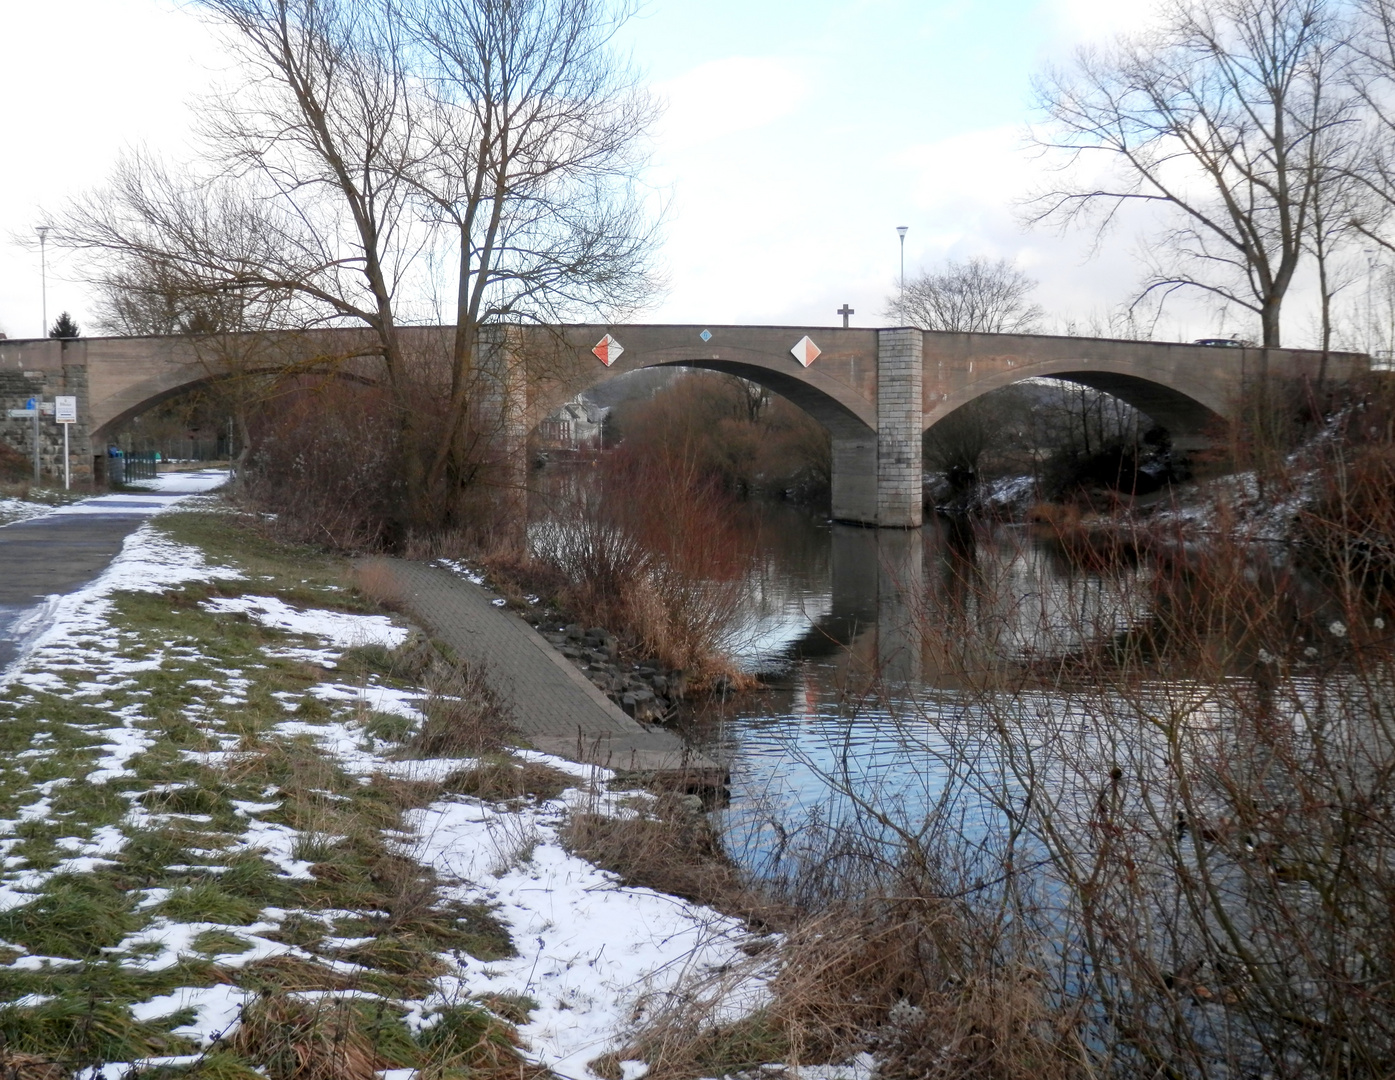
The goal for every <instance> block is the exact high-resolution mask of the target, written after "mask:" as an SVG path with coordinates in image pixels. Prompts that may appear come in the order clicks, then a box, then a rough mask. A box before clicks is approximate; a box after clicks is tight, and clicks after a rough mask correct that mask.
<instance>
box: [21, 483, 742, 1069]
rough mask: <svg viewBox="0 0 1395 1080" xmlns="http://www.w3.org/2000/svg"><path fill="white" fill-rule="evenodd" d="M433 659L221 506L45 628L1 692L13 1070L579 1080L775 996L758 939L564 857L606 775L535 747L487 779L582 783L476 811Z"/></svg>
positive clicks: (34, 631) (118, 564) (633, 799)
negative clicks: (451, 745) (429, 675)
mask: <svg viewBox="0 0 1395 1080" xmlns="http://www.w3.org/2000/svg"><path fill="white" fill-rule="evenodd" d="M411 633H412V631H411V628H409V627H407V626H405V625H402V624H401V623H400V622H396V621H393V620H391V619H389V618H388V617H386V616H384V615H382V614H381V613H379V612H376V611H373V610H371V609H370V608H369V606H368V605H367V604H366V602H365V601H364V600H363V599H362V598H361V597H359V596H357V594H355V593H354V592H353V590H352V588H351V587H350V583H349V580H348V576H347V573H346V568H345V567H344V565H342V564H341V563H339V562H338V561H337V560H334V559H332V558H330V557H328V556H325V555H323V554H321V553H317V552H313V551H310V550H308V549H307V550H292V549H286V548H283V547H279V546H278V545H275V544H272V543H270V542H268V541H265V540H263V539H261V538H260V537H258V536H257V534H256V533H255V532H254V531H252V530H250V529H248V528H246V527H244V526H243V525H242V524H241V523H240V522H239V521H238V519H236V518H235V517H234V515H231V514H229V513H226V512H215V511H213V510H212V509H211V508H205V509H203V510H196V511H192V512H178V511H175V512H171V513H164V514H161V515H160V516H159V517H157V518H155V519H154V520H153V521H152V522H150V523H148V524H145V525H143V526H141V527H140V528H139V529H138V530H136V531H135V532H134V533H133V534H132V535H131V537H129V538H128V540H127V542H126V545H125V547H124V549H123V551H122V552H121V554H120V555H119V556H118V558H117V559H116V560H115V561H114V562H113V564H112V565H111V567H110V568H109V569H108V570H107V571H106V572H105V573H104V574H103V575H102V576H101V577H100V578H99V579H98V580H97V581H95V582H93V583H92V584H91V585H89V586H87V587H86V588H84V589H82V590H80V591H79V592H78V593H75V594H73V595H71V596H66V597H61V598H57V599H55V600H53V601H52V602H51V603H49V604H48V605H46V606H45V608H44V609H43V610H42V612H40V613H37V614H35V615H34V616H33V617H32V619H31V629H30V632H29V634H28V637H27V639H26V642H25V646H24V651H23V653H22V654H21V658H20V659H19V660H18V661H17V662H16V663H15V664H14V665H12V667H11V669H10V670H9V671H8V672H7V673H6V675H5V677H4V682H3V685H0V719H3V722H0V856H2V857H3V869H0V1000H2V1001H4V1002H8V1003H9V1004H6V1005H3V1006H0V1036H3V1039H4V1042H3V1043H2V1044H0V1046H3V1047H4V1049H0V1062H3V1060H4V1056H5V1055H6V1054H11V1053H21V1052H23V1053H31V1054H36V1055H39V1056H41V1057H51V1058H53V1059H55V1060H57V1061H60V1062H61V1063H62V1064H64V1065H65V1066H67V1067H70V1068H73V1069H75V1070H79V1071H80V1075H83V1076H87V1077H96V1076H103V1077H117V1076H124V1075H126V1073H127V1071H129V1069H130V1068H131V1065H132V1064H133V1063H137V1062H146V1063H149V1064H151V1065H154V1064H157V1063H158V1064H159V1065H160V1067H161V1069H162V1071H161V1074H160V1075H162V1076H164V1075H169V1076H174V1075H180V1074H181V1073H185V1072H187V1073H189V1074H190V1075H216V1076H225V1075H226V1076H234V1075H236V1076H251V1075H253V1073H252V1072H250V1071H248V1070H250V1069H261V1070H264V1071H265V1072H266V1074H267V1075H271V1076H273V1077H275V1076H279V1075H289V1073H284V1071H281V1072H278V1069H281V1066H279V1065H278V1064H277V1062H280V1061H283V1060H287V1058H286V1055H288V1054H289V1055H291V1056H292V1057H294V1056H296V1055H301V1056H304V1055H305V1054H310V1055H312V1056H313V1055H314V1054H320V1055H321V1056H322V1057H323V1055H326V1054H328V1055H330V1056H331V1059H327V1060H325V1061H321V1065H322V1066H323V1067H324V1068H325V1069H327V1070H328V1071H326V1072H322V1073H319V1074H316V1075H336V1076H340V1075H342V1076H346V1077H355V1076H365V1077H367V1076H372V1075H373V1073H374V1072H375V1071H382V1070H390V1069H391V1070H399V1071H398V1072H397V1073H395V1074H394V1075H395V1076H396V1077H398V1078H403V1080H404V1078H406V1077H409V1076H411V1075H413V1073H414V1070H418V1069H422V1068H425V1067H427V1066H446V1065H449V1066H455V1067H460V1068H469V1069H471V1070H473V1071H472V1072H471V1073H470V1075H475V1074H476V1073H479V1074H483V1075H497V1076H499V1077H502V1076H503V1075H504V1074H505V1073H507V1074H508V1075H510V1076H516V1075H518V1074H519V1072H520V1069H521V1068H525V1066H524V1065H523V1064H522V1063H521V1062H520V1061H519V1057H520V1056H521V1057H522V1059H524V1061H526V1062H531V1063H533V1064H534V1065H535V1066H542V1067H544V1068H547V1069H551V1070H552V1071H553V1072H555V1073H556V1074H557V1075H559V1076H564V1077H584V1076H587V1075H589V1073H588V1065H587V1063H588V1062H590V1061H592V1060H594V1059H596V1058H598V1057H600V1056H601V1055H602V1054H604V1053H605V1052H606V1051H608V1050H611V1049H613V1048H615V1047H616V1046H619V1045H622V1044H623V1043H624V1041H625V1036H626V1033H627V1031H628V1030H629V1029H630V1027H631V1026H632V1025H634V1024H635V1023H637V1022H639V1021H641V1020H642V1019H643V1018H644V1016H645V1015H646V1009H647V1008H648V1007H649V1003H652V1002H655V1001H660V1000H665V999H666V998H667V996H668V995H670V994H671V993H673V992H677V991H678V990H679V988H680V984H681V983H682V982H683V981H684V980H685V979H687V978H690V977H693V976H694V975H697V976H699V978H698V981H707V982H709V983H710V981H711V980H710V979H706V980H704V979H703V978H701V976H702V974H703V973H704V972H706V973H709V974H712V973H719V972H725V973H727V974H726V976H725V983H724V987H725V989H724V991H723V993H724V995H726V996H725V998H724V1001H723V1007H724V1008H725V1009H726V1010H728V1011H729V1012H730V1013H731V1014H732V1015H735V1014H737V1013H740V1012H742V1011H745V1010H747V1009H750V1008H752V1007H755V1006H756V1005H758V1004H759V1003H760V1002H761V1001H762V1000H763V998H764V995H765V993H766V991H765V984H764V974H763V973H762V972H761V971H760V970H759V968H758V967H753V963H752V961H751V959H750V958H749V957H748V956H747V955H746V952H745V951H743V949H742V945H743V944H745V943H747V940H748V935H747V933H746V930H745V928H744V926H743V924H742V923H741V922H739V921H738V920H735V919H732V918H729V917H726V916H723V915H720V914H718V913H716V912H714V911H712V910H709V909H706V908H703V907H701V906H698V905H695V904H691V903H688V902H685V901H682V900H679V899H676V898H674V897H671V896H667V895H664V894H661V893H657V892H654V891H652V890H648V889H640V888H631V887H626V886H624V885H622V884H621V883H620V882H619V881H618V880H617V879H616V877H615V876H614V875H612V874H609V873H607V872H605V871H602V870H599V869H597V868H596V867H595V866H592V865H591V864H589V863H587V862H585V861H583V860H582V859H579V858H577V857H576V856H574V855H572V854H569V853H568V852H567V851H566V850H565V849H564V847H563V845H562V844H561V842H560V840H559V834H560V832H561V830H562V828H563V826H564V824H565V822H566V820H567V817H568V814H569V812H570V809H571V808H572V807H573V806H576V805H578V804H581V805H584V806H585V807H586V808H587V810H588V812H593V813H594V812H596V811H597V808H603V809H605V808H609V809H610V810H612V811H614V810H615V808H616V807H618V806H619V805H620V802H619V799H618V798H617V797H616V796H615V794H614V793H612V792H610V791H609V785H610V784H611V782H612V780H613V777H612V776H611V775H610V774H609V773H608V772H606V771H605V770H600V769H592V768H590V767H583V766H579V765H575V764H573V763H570V762H566V761H563V760H560V759H555V758H549V757H547V756H546V755H542V754H538V753H536V752H532V751H526V750H519V751H516V752H514V753H513V754H511V755H503V756H500V757H499V758H498V759H497V760H495V761H492V762H491V766H492V767H495V768H500V769H514V768H521V767H522V766H523V765H524V764H525V763H526V764H527V766H528V767H530V768H533V769H541V770H550V772H551V774H553V775H556V776H557V777H559V779H558V780H557V782H556V784H555V785H554V787H553V789H552V791H549V792H548V793H547V794H546V795H544V796H542V797H527V796H524V797H520V798H516V799H512V800H510V801H508V802H502V803H496V802H490V801H487V800H483V799H480V798H476V797H473V796H471V795H469V794H464V793H462V792H464V791H466V790H469V789H470V785H469V784H467V783H465V782H464V781H463V780H462V779H461V778H462V777H467V776H468V775H469V773H470V770H471V768H472V767H473V766H476V765H478V764H480V763H479V762H477V761H473V760H467V759H431V760H419V759H414V758H412V757H411V756H410V753H409V750H408V748H407V744H408V742H409V740H410V738H411V735H412V734H413V732H414V731H415V728H416V726H417V725H418V724H419V723H421V722H422V719H423V717H422V713H421V711H420V707H421V706H422V703H423V701H424V699H425V691H424V690H423V689H422V688H420V687H418V686H415V685H413V684H412V683H411V682H404V681H402V679H401V678H400V677H398V675H397V667H396V665H395V664H394V663H393V662H392V658H393V655H394V654H393V653H392V652H391V651H390V650H392V649H394V648H398V647H403V648H404V650H405V649H407V648H410V647H412V645H413V642H411V641H408V640H407V639H408V635H409V634H411ZM413 640H414V641H417V640H419V639H413ZM404 643H405V645H404ZM556 791H560V792H561V794H556ZM647 798H648V796H645V795H643V794H634V795H631V796H629V797H627V799H626V800H625V809H624V810H623V811H616V812H624V813H642V812H643V806H644V805H645V799H647ZM636 807H639V809H636ZM748 970H749V971H750V974H749V975H743V976H741V977H737V978H733V977H732V976H731V974H730V973H731V972H733V971H741V972H746V971H748ZM714 977H715V975H714ZM515 1032H516V1035H515ZM515 1038H516V1039H517V1040H519V1045H518V1046H517V1047H515V1046H514V1044H513V1040H514V1039H515ZM334 1055H341V1056H342V1059H341V1057H336V1056H334ZM238 1070H242V1071H238ZM625 1071H626V1072H628V1073H633V1074H635V1075H638V1073H639V1071H640V1069H639V1067H638V1066H635V1065H628V1064H627V1065H626V1067H625ZM433 1075H435V1074H433Z"/></svg>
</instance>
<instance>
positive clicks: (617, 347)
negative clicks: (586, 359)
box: [591, 334, 625, 367]
mask: <svg viewBox="0 0 1395 1080" xmlns="http://www.w3.org/2000/svg"><path fill="white" fill-rule="evenodd" d="M591 351H592V352H593V353H595V354H596V359H597V360H599V361H600V362H601V363H602V364H604V365H605V366H606V367H610V365H611V364H613V363H615V361H617V360H619V359H620V354H621V353H622V352H624V351H625V346H623V345H621V344H620V342H618V341H616V340H615V339H614V338H613V337H611V336H610V335H609V334H607V335H606V336H605V337H603V338H601V340H600V341H598V342H596V347H595V348H594V349H592V350H591Z"/></svg>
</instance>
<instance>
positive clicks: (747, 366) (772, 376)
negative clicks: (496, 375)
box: [526, 333, 877, 439]
mask: <svg viewBox="0 0 1395 1080" xmlns="http://www.w3.org/2000/svg"><path fill="white" fill-rule="evenodd" d="M786 336H787V335H786ZM694 337H696V333H694ZM791 344H793V342H791ZM822 361H823V358H820V362H819V364H815V365H814V366H813V367H811V368H808V369H804V368H800V367H799V366H798V365H797V364H796V363H795V362H794V360H793V358H792V357H791V356H790V355H789V354H788V353H784V354H783V355H781V353H778V352H774V351H768V350H764V349H758V348H749V347H742V346H731V345H724V346H722V347H719V348H701V347H691V346H679V347H666V348H647V349H641V348H638V347H630V346H628V345H627V348H626V352H625V353H624V354H622V356H621V358H620V360H619V361H617V362H616V363H615V364H614V365H613V366H611V367H603V366H602V365H601V364H600V363H599V362H596V363H595V364H594V368H590V367H589V366H588V367H587V368H583V370H582V371H581V372H580V373H578V374H576V375H574V376H573V377H572V378H570V379H567V380H565V382H562V383H559V384H557V385H554V386H549V387H547V388H546V389H545V390H544V391H543V392H542V393H540V394H538V395H537V396H536V397H535V398H534V400H533V401H531V402H530V405H529V409H528V413H527V418H526V427H527V429H528V430H529V431H532V430H533V429H534V428H536V427H537V425H538V424H539V423H541V422H542V421H543V420H544V419H546V418H547V417H548V416H549V415H551V414H552V413H553V412H555V411H556V410H557V409H558V408H560V407H561V406H562V405H563V404H564V403H565V402H566V401H568V400H570V399H571V398H572V397H574V396H576V395H577V394H579V393H584V392H585V391H587V390H589V389H591V388H593V387H596V386H600V385H601V384H603V383H606V382H610V381H611V380H613V379H617V378H620V377H622V376H624V375H629V374H631V373H633V372H636V371H645V370H649V369H652V368H665V367H686V368H695V369H698V370H702V371H718V372H722V373H724V374H727V375H736V376H738V377H740V378H743V379H747V380H749V381H751V382H754V383H757V384H759V385H761V386H763V387H765V388H766V389H768V390H770V391H772V392H774V393H776V394H779V395H780V396H781V397H783V398H785V399H787V400H788V401H790V402H791V403H793V404H794V405H796V406H798V407H799V408H800V409H802V410H803V411H804V412H806V413H807V414H808V415H809V416H811V417H813V419H814V420H816V421H818V423H820V424H822V425H823V427H824V428H826V429H827V430H828V432H829V433H830V435H832V436H833V438H835V439H875V438H876V431H877V404H876V397H875V386H876V384H875V381H874V380H875V373H873V381H871V384H870V387H869V386H867V385H865V384H866V383H867V382H868V380H867V379H866V377H865V376H866V372H865V371H862V370H858V369H859V368H867V367H869V366H870V365H868V364H866V362H865V361H864V360H863V359H862V358H861V357H857V358H849V360H847V361H845V362H843V363H842V364H826V365H823V366H822V369H820V365H821V364H822ZM859 384H864V385H859ZM869 390H870V393H869V392H868V391H869Z"/></svg>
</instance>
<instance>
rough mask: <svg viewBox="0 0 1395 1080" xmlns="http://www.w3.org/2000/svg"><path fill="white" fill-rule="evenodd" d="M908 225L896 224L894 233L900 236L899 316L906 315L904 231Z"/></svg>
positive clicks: (907, 228) (906, 230)
mask: <svg viewBox="0 0 1395 1080" xmlns="http://www.w3.org/2000/svg"><path fill="white" fill-rule="evenodd" d="M909 231H910V226H909V225H897V226H896V235H897V236H899V237H900V238H901V318H902V319H904V318H905V317H906V233H908V232H909Z"/></svg>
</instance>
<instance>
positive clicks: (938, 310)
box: [885, 257, 1043, 334]
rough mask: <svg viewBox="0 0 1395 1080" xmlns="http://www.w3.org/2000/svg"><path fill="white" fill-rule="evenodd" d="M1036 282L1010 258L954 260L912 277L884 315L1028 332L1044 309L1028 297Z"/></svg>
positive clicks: (938, 326) (927, 324)
mask: <svg viewBox="0 0 1395 1080" xmlns="http://www.w3.org/2000/svg"><path fill="white" fill-rule="evenodd" d="M1036 285H1037V283H1036V282H1035V281H1034V280H1032V278H1030V277H1028V276H1027V275H1026V274H1024V273H1023V272H1022V271H1021V270H1018V269H1017V268H1016V267H1015V266H1013V265H1012V263H1010V262H1008V261H1007V260H1006V259H997V260H989V259H985V258H982V257H979V258H974V259H969V260H968V261H967V262H953V261H951V262H947V263H945V264H944V266H943V267H942V268H941V269H939V270H925V271H922V272H921V273H919V274H917V275H916V276H915V277H913V278H912V279H911V280H910V281H907V282H906V287H905V289H904V290H901V291H900V292H898V294H896V295H893V296H891V297H889V298H888V300H887V305H886V310H885V314H886V315H888V316H889V317H891V318H894V319H899V320H901V321H902V322H904V323H905V324H907V325H910V326H918V327H920V328H921V329H922V330H952V331H958V332H961V333H974V334H1021V333H1029V332H1031V331H1032V330H1034V329H1036V327H1037V325H1038V324H1039V323H1040V322H1041V318H1042V314H1043V312H1042V309H1041V308H1040V307H1039V306H1038V305H1036V304H1034V303H1032V302H1031V300H1030V299H1029V298H1030V296H1031V293H1032V290H1033V289H1035V288H1036Z"/></svg>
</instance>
